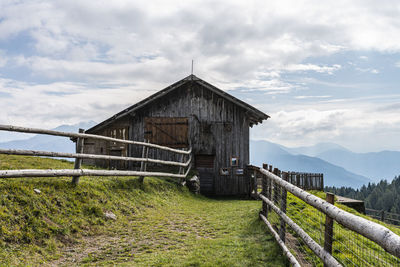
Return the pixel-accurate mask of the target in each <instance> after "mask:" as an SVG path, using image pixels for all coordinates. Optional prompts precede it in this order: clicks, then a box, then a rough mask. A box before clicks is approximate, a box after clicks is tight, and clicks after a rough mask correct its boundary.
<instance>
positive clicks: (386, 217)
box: [365, 208, 400, 225]
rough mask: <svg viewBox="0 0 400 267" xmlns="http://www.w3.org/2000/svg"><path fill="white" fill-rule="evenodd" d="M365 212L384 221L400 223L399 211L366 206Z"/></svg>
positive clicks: (394, 223)
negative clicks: (394, 211)
mask: <svg viewBox="0 0 400 267" xmlns="http://www.w3.org/2000/svg"><path fill="white" fill-rule="evenodd" d="M365 214H366V215H368V216H370V217H372V218H375V219H378V220H380V221H382V222H386V223H389V224H393V225H400V214H398V213H393V212H388V211H384V210H374V209H368V208H365Z"/></svg>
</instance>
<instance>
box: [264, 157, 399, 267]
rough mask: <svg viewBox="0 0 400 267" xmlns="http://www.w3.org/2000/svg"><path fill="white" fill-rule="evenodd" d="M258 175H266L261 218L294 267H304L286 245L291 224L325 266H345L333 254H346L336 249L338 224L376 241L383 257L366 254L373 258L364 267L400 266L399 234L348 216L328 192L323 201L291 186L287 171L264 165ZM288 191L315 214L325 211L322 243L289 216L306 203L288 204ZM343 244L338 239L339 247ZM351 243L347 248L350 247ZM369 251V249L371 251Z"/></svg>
mask: <svg viewBox="0 0 400 267" xmlns="http://www.w3.org/2000/svg"><path fill="white" fill-rule="evenodd" d="M258 172H259V174H260V175H262V191H261V193H260V194H259V198H260V199H261V200H262V203H263V205H262V210H261V211H260V218H261V219H262V220H263V221H264V222H265V223H266V225H267V226H268V228H269V229H270V230H271V232H272V233H273V236H274V237H275V238H276V239H277V241H278V243H279V245H280V246H281V247H282V249H283V251H284V253H285V254H286V255H287V256H288V259H289V260H290V262H291V263H292V265H294V266H300V264H299V260H298V259H297V258H296V257H295V256H293V254H292V253H291V251H290V249H289V248H288V247H287V246H286V243H285V240H286V236H287V233H286V225H288V226H289V227H290V228H291V229H292V231H294V233H295V235H297V236H298V237H300V239H301V240H302V242H303V243H305V245H306V246H307V247H308V248H309V249H311V251H312V252H313V253H314V254H315V255H316V256H317V257H318V258H319V259H320V260H321V261H322V262H323V263H324V266H342V263H343V261H342V260H340V261H339V260H338V259H337V258H336V256H335V257H334V256H333V255H332V250H334V251H335V253H342V252H341V251H340V249H338V248H337V247H333V244H334V243H333V241H334V231H333V230H334V227H333V226H334V222H335V221H336V222H337V223H339V226H340V227H339V226H338V228H342V227H343V229H344V228H345V229H346V230H345V231H349V232H352V233H354V234H358V235H359V236H361V237H362V238H365V239H366V240H367V241H368V242H371V241H372V242H371V243H374V244H377V245H378V246H376V245H374V246H376V247H377V248H379V249H380V251H381V252H380V253H381V254H378V253H371V251H366V253H368V254H370V255H368V256H369V258H368V259H367V260H365V261H363V262H362V263H361V265H367V266H378V265H379V266H394V265H396V266H397V265H398V264H400V236H398V235H396V234H395V233H393V232H392V231H391V230H389V229H388V228H386V227H384V226H382V225H380V224H377V223H374V222H372V221H369V220H367V219H364V218H362V217H359V216H356V215H354V214H351V213H348V212H346V211H344V210H341V209H339V208H338V207H335V206H334V195H332V194H330V193H327V199H326V200H323V199H321V198H319V197H317V196H315V195H312V194H310V193H308V192H306V191H304V190H303V189H301V188H299V187H297V186H296V185H293V184H291V183H290V182H289V181H288V180H289V173H287V172H281V171H280V170H279V169H276V168H275V169H273V168H272V166H268V165H267V164H264V165H263V168H259V169H258ZM287 192H290V193H291V194H293V195H294V196H295V197H297V198H299V199H300V200H302V202H304V205H310V206H311V207H313V208H315V209H316V211H315V212H321V214H323V215H324V216H325V223H324V227H323V228H324V229H325V230H324V234H323V235H322V239H323V241H322V242H321V240H319V243H318V242H317V241H316V240H314V239H313V238H312V237H311V236H310V234H308V233H307V232H306V231H305V230H304V229H305V228H304V226H303V225H302V226H300V225H299V224H297V223H296V222H295V220H294V219H292V218H290V217H289V216H288V214H287V208H288V206H287V205H288V204H294V205H295V206H296V205H297V206H298V205H302V204H298V203H287ZM317 210H318V211H317ZM271 212H273V213H274V214H273V215H274V216H276V215H277V216H278V217H277V218H280V219H278V222H277V223H275V227H274V226H273V225H272V224H273V223H271V221H270V220H269V214H270V213H271ZM271 216H272V215H270V217H271ZM299 216H309V215H307V214H304V215H303V214H302V213H301V212H300V215H299ZM279 220H280V221H279ZM302 227H303V228H304V229H303V228H302ZM314 230H315V229H314ZM317 230H318V229H317ZM343 231H344V230H343ZM359 239H360V238H358V237H357V240H359ZM339 241H340V240H339ZM339 241H336V240H335V244H336V243H337V242H339ZM349 244H350V243H349ZM349 244H348V245H347V246H349ZM355 245H356V247H357V248H356V251H361V250H362V249H361V248H360V247H361V245H362V244H361V243H360V244H355ZM379 246H380V247H381V248H380V247H379ZM382 248H383V249H382ZM366 250H368V248H367V249H366ZM371 250H372V249H371ZM337 251H339V252H337ZM358 253H361V252H358ZM371 254H372V256H371ZM386 254H387V255H386ZM336 255H337V254H336ZM346 255H347V254H346ZM360 256H361V255H360ZM356 257H357V255H356ZM352 260H353V261H355V260H354V259H350V260H349V262H351V264H350V265H354V266H359V265H360V264H356V263H354V262H352ZM346 263H348V262H346ZM364 263H367V264H364ZM343 264H344V263H343ZM346 265H347V264H346Z"/></svg>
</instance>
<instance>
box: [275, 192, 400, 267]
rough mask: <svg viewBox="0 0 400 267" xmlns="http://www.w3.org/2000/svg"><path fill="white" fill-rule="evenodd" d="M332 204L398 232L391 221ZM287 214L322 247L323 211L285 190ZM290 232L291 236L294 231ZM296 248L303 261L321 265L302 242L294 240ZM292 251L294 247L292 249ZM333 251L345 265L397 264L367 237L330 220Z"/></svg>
mask: <svg viewBox="0 0 400 267" xmlns="http://www.w3.org/2000/svg"><path fill="white" fill-rule="evenodd" d="M310 193H312V194H314V195H316V196H318V197H320V198H322V199H325V198H326V194H325V193H324V192H320V191H310ZM335 206H337V207H339V208H341V209H343V210H345V211H348V212H350V213H352V214H355V215H357V216H361V217H363V218H365V219H368V220H371V221H374V222H376V223H378V224H381V225H383V226H385V227H387V228H389V229H390V230H392V231H393V232H394V233H396V234H397V235H400V229H399V228H398V227H395V226H393V225H389V224H386V223H383V222H381V221H378V220H376V219H373V218H371V217H368V216H366V215H364V214H360V213H358V212H357V211H355V210H354V209H352V208H349V207H347V206H344V205H341V204H337V203H336V204H335ZM287 207H288V208H287V214H288V216H289V217H290V218H291V219H292V220H294V221H295V222H296V223H297V224H298V225H300V226H301V227H302V228H303V229H304V230H305V231H306V232H307V233H308V234H309V235H310V236H311V237H312V238H313V239H314V240H315V241H316V242H317V243H319V244H320V245H321V246H322V247H323V245H324V225H325V215H323V214H322V213H321V212H319V211H317V210H316V209H315V208H313V207H312V206H310V205H308V204H306V203H305V202H303V201H302V200H300V199H299V198H297V197H295V196H294V195H292V194H290V193H288V199H287ZM270 219H271V220H272V221H273V222H274V224H277V222H278V218H277V215H276V214H271V216H270ZM291 234H292V235H293V236H295V237H297V235H296V234H295V233H294V232H291ZM296 246H297V252H299V251H300V252H302V254H303V257H304V258H305V260H306V261H308V262H310V263H312V265H314V266H322V265H323V264H322V262H321V261H320V260H319V259H318V258H317V257H316V256H315V255H313V253H312V252H311V251H310V250H309V249H308V248H307V247H306V245H305V244H304V243H302V242H299V243H297V244H296ZM293 252H294V253H295V254H296V251H293ZM297 254H299V253H297ZM333 255H334V256H335V258H337V259H338V260H339V261H340V262H341V263H342V264H343V265H345V266H354V265H356V266H398V265H400V260H399V259H397V258H395V257H393V256H391V255H390V254H389V253H386V252H385V251H384V250H383V249H382V248H381V247H380V246H378V245H377V244H375V243H374V242H372V241H370V240H368V239H367V238H365V237H363V236H361V235H359V234H357V233H355V232H353V231H351V230H348V229H346V228H344V227H342V226H341V225H339V224H338V223H336V222H335V224H334V242H333Z"/></svg>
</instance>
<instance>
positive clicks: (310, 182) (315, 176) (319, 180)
mask: <svg viewBox="0 0 400 267" xmlns="http://www.w3.org/2000/svg"><path fill="white" fill-rule="evenodd" d="M287 179H288V180H287V181H288V182H289V183H291V184H293V185H295V186H297V187H300V188H301V189H303V190H320V191H323V190H324V175H323V174H322V173H306V172H287Z"/></svg>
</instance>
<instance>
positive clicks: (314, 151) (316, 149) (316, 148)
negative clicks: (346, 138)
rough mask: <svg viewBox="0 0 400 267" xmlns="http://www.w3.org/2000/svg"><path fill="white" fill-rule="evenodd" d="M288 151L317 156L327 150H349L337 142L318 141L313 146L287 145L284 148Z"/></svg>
mask: <svg viewBox="0 0 400 267" xmlns="http://www.w3.org/2000/svg"><path fill="white" fill-rule="evenodd" d="M284 149H285V150H286V151H288V152H290V153H291V154H303V155H306V156H311V157H316V156H318V155H319V154H321V153H324V152H327V151H333V150H335V151H348V152H351V151H350V150H348V149H347V148H345V147H342V146H341V145H338V144H335V143H318V144H316V145H313V146H301V147H294V148H289V147H285V148H284Z"/></svg>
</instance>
